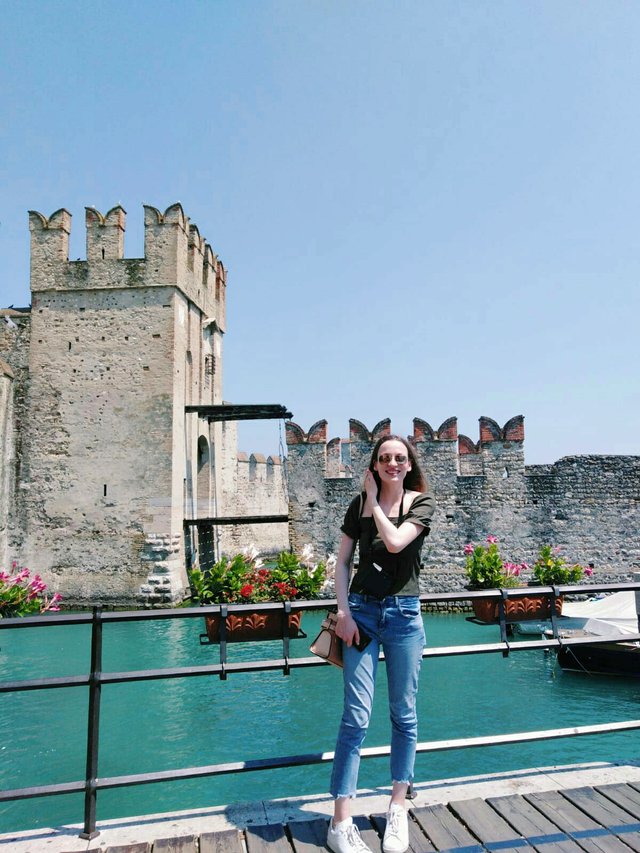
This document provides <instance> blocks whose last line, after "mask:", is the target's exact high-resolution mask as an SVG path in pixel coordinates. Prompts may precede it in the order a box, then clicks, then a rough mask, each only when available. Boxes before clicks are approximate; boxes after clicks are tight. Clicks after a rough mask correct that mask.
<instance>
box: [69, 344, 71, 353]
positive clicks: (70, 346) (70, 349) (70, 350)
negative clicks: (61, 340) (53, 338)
mask: <svg viewBox="0 0 640 853" xmlns="http://www.w3.org/2000/svg"><path fill="white" fill-rule="evenodd" d="M69 352H71V341H69Z"/></svg>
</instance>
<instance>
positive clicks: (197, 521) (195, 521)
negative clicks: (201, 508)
mask: <svg viewBox="0 0 640 853" xmlns="http://www.w3.org/2000/svg"><path fill="white" fill-rule="evenodd" d="M286 521H289V516H288V515H237V516H226V517H225V516H223V517H221V518H219V517H214V518H185V520H184V524H185V527H203V526H206V525H208V524H212V525H213V524H281V523H282V524H284V523H285V522H286Z"/></svg>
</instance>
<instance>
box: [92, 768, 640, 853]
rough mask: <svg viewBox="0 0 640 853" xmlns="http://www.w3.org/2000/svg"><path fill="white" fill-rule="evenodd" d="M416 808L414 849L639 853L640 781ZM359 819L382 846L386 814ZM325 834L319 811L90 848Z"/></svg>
mask: <svg viewBox="0 0 640 853" xmlns="http://www.w3.org/2000/svg"><path fill="white" fill-rule="evenodd" d="M409 813H410V816H411V820H410V824H409V831H410V848H409V849H410V850H411V851H414V853H433V851H436V850H438V851H445V850H446V851H459V853H483V851H485V850H487V851H497V853H501V851H507V850H522V849H523V848H525V847H528V848H532V849H533V850H536V851H539V853H581V851H586V853H629V851H630V850H634V851H637V853H640V783H630V784H623V783H619V784H610V785H602V786H596V787H583V788H573V789H566V790H561V791H546V792H537V793H531V794H523V795H519V794H513V795H509V796H501V797H488V798H487V799H480V798H476V799H469V800H455V801H452V802H449V803H447V804H438V805H429V806H423V807H419V808H413V809H410V812H409ZM354 820H355V822H356V823H357V825H358V827H359V829H360V831H361V833H362V837H363V838H364V840H365V842H366V843H367V844H368V845H369V847H370V848H371V849H372V851H374V853H378V851H379V850H380V849H381V847H380V839H381V837H382V834H383V833H384V825H385V819H384V816H383V815H371V816H370V817H356V818H354ZM326 833H327V820H326V819H322V818H317V819H315V820H310V821H295V822H291V823H289V824H286V825H281V824H270V825H265V826H251V827H248V828H246V829H244V830H242V831H241V830H225V831H224V832H219V833H204V834H202V835H200V836H199V837H195V836H189V837H185V838H163V839H158V840H157V841H155V842H154V843H146V842H145V843H142V844H131V845H127V846H120V847H100V846H91V847H90V848H89V850H88V851H87V853H310V851H315V850H322V849H325V844H324V842H325V838H326ZM96 840H97V839H96Z"/></svg>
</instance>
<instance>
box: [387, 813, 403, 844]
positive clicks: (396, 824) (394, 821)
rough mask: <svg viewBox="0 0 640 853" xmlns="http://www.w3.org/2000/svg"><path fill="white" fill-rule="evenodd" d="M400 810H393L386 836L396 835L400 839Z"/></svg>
mask: <svg viewBox="0 0 640 853" xmlns="http://www.w3.org/2000/svg"><path fill="white" fill-rule="evenodd" d="M401 814H402V812H401V811H400V809H391V811H390V812H389V816H388V818H387V829H386V832H385V835H395V836H396V837H397V838H400V815H401Z"/></svg>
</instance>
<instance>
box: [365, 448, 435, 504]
mask: <svg viewBox="0 0 640 853" xmlns="http://www.w3.org/2000/svg"><path fill="white" fill-rule="evenodd" d="M387 441H399V442H400V443H401V444H404V446H405V448H406V450H407V457H408V459H409V462H411V470H410V471H409V472H408V473H407V476H406V477H405V478H404V486H405V488H406V489H411V490H412V491H414V492H426V491H427V481H426V478H425V476H424V474H423V473H422V469H421V468H420V463H419V462H418V457H417V456H416V452H415V450H414V449H413V447H412V446H411V445H410V444H409V442H408V441H407V439H406V438H403V437H402V436H401V435H385V436H383V437H382V438H379V439H378V440H377V441H376V443H375V445H374V447H373V451H372V453H371V461H370V462H369V470H370V471H373V476H374V477H375V478H376V482H377V484H378V488H380V477H378V474H377V472H376V471H374V468H373V465H374V463H375V462H377V461H378V454H379V453H380V448H381V447H382V445H383V444H384V443H385V442H387Z"/></svg>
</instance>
